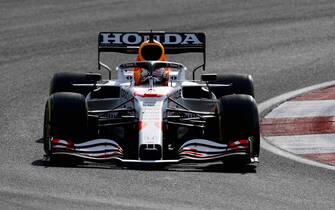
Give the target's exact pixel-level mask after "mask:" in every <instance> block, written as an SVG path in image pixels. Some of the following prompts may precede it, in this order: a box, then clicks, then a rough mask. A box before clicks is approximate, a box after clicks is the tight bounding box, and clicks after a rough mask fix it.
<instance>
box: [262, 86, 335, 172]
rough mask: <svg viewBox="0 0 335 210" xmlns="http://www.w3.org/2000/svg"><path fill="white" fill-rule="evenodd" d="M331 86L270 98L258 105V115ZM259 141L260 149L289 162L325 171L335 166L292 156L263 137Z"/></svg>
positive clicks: (309, 88) (311, 88)
mask: <svg viewBox="0 0 335 210" xmlns="http://www.w3.org/2000/svg"><path fill="white" fill-rule="evenodd" d="M332 85H335V80H334V81H330V82H325V83H321V84H317V85H313V86H309V87H305V88H302V89H299V90H295V91H292V92H288V93H285V94H283V95H280V96H277V97H274V98H271V99H269V100H267V101H265V102H262V103H260V104H259V105H258V109H259V113H260V114H261V115H263V116H264V114H266V111H269V109H270V108H272V107H274V106H275V105H278V104H281V103H283V102H285V101H287V100H289V99H291V98H294V97H296V96H298V95H301V94H303V93H306V92H309V91H313V90H317V89H321V88H325V87H328V86H332ZM261 139H262V141H261V147H262V148H263V149H265V150H268V151H270V152H272V153H275V154H277V155H280V156H283V157H286V158H289V159H291V160H294V161H297V162H300V163H304V164H309V165H312V166H316V167H321V168H325V169H329V170H335V166H331V165H327V164H323V163H320V162H316V161H313V160H309V159H305V158H303V157H300V156H298V155H295V154H292V153H290V152H287V151H285V150H282V149H280V148H278V147H276V146H274V145H272V144H271V143H269V142H268V141H267V140H266V138H264V137H261Z"/></svg>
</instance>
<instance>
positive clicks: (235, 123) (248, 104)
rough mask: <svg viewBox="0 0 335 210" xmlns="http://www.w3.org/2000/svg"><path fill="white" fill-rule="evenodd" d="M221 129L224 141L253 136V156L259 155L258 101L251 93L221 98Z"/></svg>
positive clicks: (228, 141)
mask: <svg viewBox="0 0 335 210" xmlns="http://www.w3.org/2000/svg"><path fill="white" fill-rule="evenodd" d="M220 107H221V110H220V112H221V129H222V138H223V141H224V143H230V142H231V141H235V140H238V139H248V138H249V137H252V151H251V153H252V154H250V155H251V156H254V157H258V155H259V146H260V144H259V142H260V130H259V116H258V109H257V104H256V101H255V99H254V98H253V97H251V96H250V95H245V94H233V95H227V96H223V97H222V98H220Z"/></svg>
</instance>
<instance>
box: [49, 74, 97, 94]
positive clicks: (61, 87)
mask: <svg viewBox="0 0 335 210" xmlns="http://www.w3.org/2000/svg"><path fill="white" fill-rule="evenodd" d="M90 82H91V81H89V80H88V79H87V77H86V74H84V73H75V72H59V73H56V74H55V75H54V76H53V78H52V80H51V83H50V95H52V94H54V93H58V92H74V93H80V94H82V95H85V96H86V95H87V94H88V93H89V92H90V91H91V88H90V87H76V86H73V85H72V84H87V83H90Z"/></svg>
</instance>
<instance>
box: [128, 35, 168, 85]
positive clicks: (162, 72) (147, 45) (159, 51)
mask: <svg viewBox="0 0 335 210" xmlns="http://www.w3.org/2000/svg"><path fill="white" fill-rule="evenodd" d="M136 60H137V61H166V57H165V50H164V47H163V45H162V44H161V43H160V42H158V41H156V40H153V41H145V42H142V44H141V45H140V47H139V49H138V55H137V58H136ZM169 72H170V69H169V68H162V69H155V71H154V72H153V73H152V74H153V76H154V78H155V80H156V83H157V82H159V83H161V85H168V81H167V80H168V79H167V78H168V76H169ZM147 79H148V71H147V70H146V69H142V68H135V69H134V80H135V85H140V84H143V83H145V82H146V81H147Z"/></svg>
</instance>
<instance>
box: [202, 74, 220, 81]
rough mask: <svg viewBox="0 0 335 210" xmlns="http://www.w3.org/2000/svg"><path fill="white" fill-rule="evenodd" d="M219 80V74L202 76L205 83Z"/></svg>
mask: <svg viewBox="0 0 335 210" xmlns="http://www.w3.org/2000/svg"><path fill="white" fill-rule="evenodd" d="M216 78H217V74H202V75H201V80H202V81H205V82H209V81H214V80H216Z"/></svg>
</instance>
